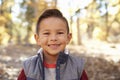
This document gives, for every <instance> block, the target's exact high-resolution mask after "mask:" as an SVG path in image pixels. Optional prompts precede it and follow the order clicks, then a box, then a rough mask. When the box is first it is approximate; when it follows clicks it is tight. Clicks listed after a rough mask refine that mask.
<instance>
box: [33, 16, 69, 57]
mask: <svg viewBox="0 0 120 80" xmlns="http://www.w3.org/2000/svg"><path fill="white" fill-rule="evenodd" d="M35 39H36V41H37V44H38V45H40V46H41V47H42V48H43V51H44V53H45V54H48V55H58V53H59V52H60V51H63V50H64V49H65V47H66V45H67V44H68V43H69V41H70V39H71V34H70V33H67V26H66V23H65V22H64V21H63V20H62V19H59V18H56V17H49V18H46V19H43V20H42V21H41V23H40V25H39V35H37V34H36V35H35Z"/></svg>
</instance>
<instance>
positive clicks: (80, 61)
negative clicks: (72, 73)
mask: <svg viewBox="0 0 120 80" xmlns="http://www.w3.org/2000/svg"><path fill="white" fill-rule="evenodd" d="M68 61H70V62H71V63H72V64H73V65H77V66H82V67H84V65H85V59H84V58H83V57H81V56H79V55H75V54H69V57H68Z"/></svg>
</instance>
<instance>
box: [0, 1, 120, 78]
mask: <svg viewBox="0 0 120 80" xmlns="http://www.w3.org/2000/svg"><path fill="white" fill-rule="evenodd" d="M48 8H57V9H59V10H60V11H61V12H62V13H63V15H64V16H65V17H66V18H67V20H68V22H69V26H70V31H71V32H72V35H73V38H72V40H71V42H70V45H68V48H69V49H70V51H71V52H72V53H74V54H76V53H77V54H76V55H80V56H83V57H85V58H86V66H85V68H86V70H87V73H88V76H89V79H90V80H120V0H0V80H16V78H17V75H18V73H19V71H20V69H21V62H22V61H23V60H24V59H26V58H27V57H29V56H32V55H34V54H35V53H36V51H37V49H38V46H36V44H35V40H34V33H35V27H36V22H37V19H38V17H39V16H40V14H41V13H42V12H43V11H44V10H45V9H48Z"/></svg>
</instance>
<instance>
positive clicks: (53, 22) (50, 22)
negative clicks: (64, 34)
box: [39, 17, 67, 30]
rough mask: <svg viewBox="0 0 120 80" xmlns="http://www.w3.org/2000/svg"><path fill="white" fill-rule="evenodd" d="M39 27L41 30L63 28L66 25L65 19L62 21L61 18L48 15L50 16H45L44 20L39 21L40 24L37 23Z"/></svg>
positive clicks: (65, 27)
mask: <svg viewBox="0 0 120 80" xmlns="http://www.w3.org/2000/svg"><path fill="white" fill-rule="evenodd" d="M39 27H40V28H39V29H40V30H41V29H42V30H43V29H46V30H51V29H54V30H64V29H67V25H66V23H65V21H63V20H62V19H59V18H55V17H50V18H46V19H44V20H42V21H41V23H40V25H39Z"/></svg>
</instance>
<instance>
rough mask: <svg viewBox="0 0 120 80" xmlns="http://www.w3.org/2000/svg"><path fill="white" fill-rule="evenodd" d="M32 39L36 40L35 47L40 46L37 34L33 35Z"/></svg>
mask: <svg viewBox="0 0 120 80" xmlns="http://www.w3.org/2000/svg"><path fill="white" fill-rule="evenodd" d="M34 38H35V40H36V43H37V45H40V39H39V35H38V34H35V35H34Z"/></svg>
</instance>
